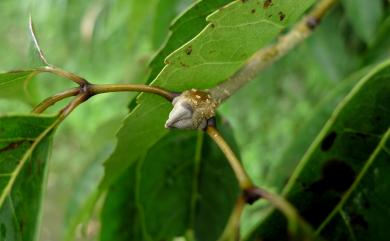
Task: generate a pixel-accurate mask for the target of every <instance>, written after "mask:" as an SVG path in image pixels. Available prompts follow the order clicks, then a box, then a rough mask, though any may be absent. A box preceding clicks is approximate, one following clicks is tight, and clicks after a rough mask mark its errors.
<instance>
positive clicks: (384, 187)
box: [318, 129, 390, 241]
mask: <svg viewBox="0 0 390 241" xmlns="http://www.w3.org/2000/svg"><path fill="white" fill-rule="evenodd" d="M389 171H390V129H388V130H387V132H386V133H385V134H384V135H383V137H382V139H381V141H380V143H379V144H378V145H377V147H376V149H375V151H374V152H373V153H372V154H371V156H370V158H369V159H368V160H367V162H366V163H365V164H364V167H363V168H362V169H361V171H360V172H359V173H358V174H357V175H356V179H355V182H354V183H353V185H352V186H351V188H350V189H349V190H348V191H347V192H346V193H345V194H344V195H343V197H342V199H341V201H340V202H339V203H338V205H337V206H336V207H335V208H334V209H333V211H332V213H330V215H329V216H328V217H327V219H326V220H325V221H324V222H323V223H322V224H321V227H320V229H319V230H318V232H319V233H320V234H322V235H323V236H324V237H325V238H326V239H327V240H334V241H338V240H340V241H344V240H377V241H387V240H388V239H389V234H388V231H387V229H388V227H389V224H390V212H389V210H390V195H389V192H388V190H390V182H389Z"/></svg>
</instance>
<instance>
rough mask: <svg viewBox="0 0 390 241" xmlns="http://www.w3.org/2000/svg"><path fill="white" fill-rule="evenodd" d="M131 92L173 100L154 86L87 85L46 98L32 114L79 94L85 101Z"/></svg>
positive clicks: (172, 94) (162, 90)
mask: <svg viewBox="0 0 390 241" xmlns="http://www.w3.org/2000/svg"><path fill="white" fill-rule="evenodd" d="M133 91H134V92H145V93H151V94H156V95H159V96H161V97H163V98H165V99H166V100H168V101H172V100H173V98H174V97H175V94H174V93H172V92H169V91H167V90H164V89H162V88H160V87H156V86H149V85H141V84H102V85H92V84H87V85H84V86H80V87H78V88H73V89H69V90H66V91H64V92H61V93H58V94H55V95H53V96H51V97H48V98H46V99H45V100H43V101H42V102H41V103H40V104H38V105H37V106H36V107H35V108H34V110H33V112H34V113H42V112H44V111H45V110H46V109H48V108H49V107H50V106H52V105H54V104H55V103H57V102H58V101H61V100H63V99H65V98H68V97H71V96H75V95H77V94H79V93H85V94H86V95H87V96H88V97H87V98H86V99H88V98H90V97H92V96H94V95H98V94H102V93H109V92H133Z"/></svg>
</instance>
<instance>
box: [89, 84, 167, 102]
mask: <svg viewBox="0 0 390 241" xmlns="http://www.w3.org/2000/svg"><path fill="white" fill-rule="evenodd" d="M89 90H90V91H91V95H97V94H102V93H108V92H131V91H137V92H146V93H151V94H156V95H159V96H161V97H164V98H165V99H167V100H168V101H172V100H173V98H174V97H175V95H174V94H173V93H172V92H170V91H167V90H164V89H162V88H160V87H157V86H150V85H142V84H102V85H90V86H89Z"/></svg>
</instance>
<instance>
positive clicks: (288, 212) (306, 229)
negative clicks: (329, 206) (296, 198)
mask: <svg viewBox="0 0 390 241" xmlns="http://www.w3.org/2000/svg"><path fill="white" fill-rule="evenodd" d="M252 191H253V193H256V194H257V195H258V196H259V197H260V198H263V199H265V200H267V201H269V202H270V203H271V204H272V205H273V206H274V207H275V208H276V209H278V210H279V211H280V212H282V213H283V215H284V216H285V217H286V219H287V222H288V230H289V233H290V234H291V236H292V237H293V238H297V237H300V236H302V235H304V236H309V237H314V236H315V234H314V230H312V228H311V227H310V225H309V224H308V223H306V221H305V220H304V219H303V218H302V217H301V216H300V215H299V213H298V211H297V209H296V208H295V207H294V206H293V205H292V204H291V203H289V202H288V201H287V200H285V199H284V198H283V197H281V196H278V195H276V194H273V193H271V192H268V191H266V190H265V189H262V188H254V189H253V190H252ZM300 231H301V232H300ZM300 238H302V237H300Z"/></svg>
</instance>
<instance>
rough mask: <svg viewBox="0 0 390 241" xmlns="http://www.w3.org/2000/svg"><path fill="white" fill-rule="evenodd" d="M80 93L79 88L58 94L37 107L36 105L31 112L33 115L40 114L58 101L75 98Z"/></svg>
mask: <svg viewBox="0 0 390 241" xmlns="http://www.w3.org/2000/svg"><path fill="white" fill-rule="evenodd" d="M79 92H80V89H79V88H73V89H70V90H66V91H64V92H61V93H58V94H55V95H53V96H51V97H49V98H46V99H45V100H44V101H42V102H41V103H40V104H39V105H37V106H36V107H35V108H34V110H33V112H34V113H37V114H39V113H42V112H44V111H45V110H46V109H47V108H49V107H50V106H52V105H54V104H55V103H57V102H58V101H61V100H63V99H65V98H68V97H71V96H75V95H77V94H78V93H79Z"/></svg>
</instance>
